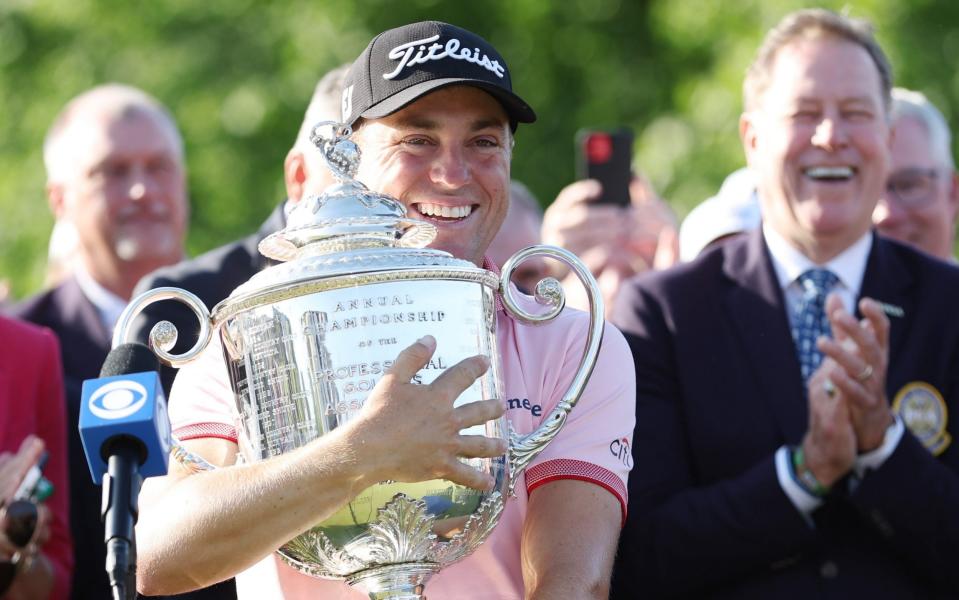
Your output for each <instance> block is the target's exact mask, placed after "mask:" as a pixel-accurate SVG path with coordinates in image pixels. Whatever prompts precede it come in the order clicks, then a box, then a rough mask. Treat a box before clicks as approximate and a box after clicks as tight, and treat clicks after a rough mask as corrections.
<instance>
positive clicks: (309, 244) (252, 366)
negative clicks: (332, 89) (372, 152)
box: [113, 122, 603, 600]
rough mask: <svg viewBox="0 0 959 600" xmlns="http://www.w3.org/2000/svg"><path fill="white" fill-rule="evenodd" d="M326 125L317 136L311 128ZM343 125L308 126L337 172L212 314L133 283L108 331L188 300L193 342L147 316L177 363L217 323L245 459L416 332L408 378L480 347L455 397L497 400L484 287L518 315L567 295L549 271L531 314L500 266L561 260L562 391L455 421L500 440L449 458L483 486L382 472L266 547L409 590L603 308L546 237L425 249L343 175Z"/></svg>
mask: <svg viewBox="0 0 959 600" xmlns="http://www.w3.org/2000/svg"><path fill="white" fill-rule="evenodd" d="M326 128H329V129H331V130H332V134H331V135H330V136H324V135H322V133H321V132H323V131H325V129H326ZM350 134H351V131H350V129H349V128H348V127H345V126H341V125H339V124H335V123H329V122H324V123H321V124H319V125H317V127H316V128H314V130H313V135H312V140H313V142H314V143H315V144H316V145H317V147H318V148H319V149H320V151H321V152H322V153H323V156H324V157H325V158H326V161H327V164H328V165H329V167H330V168H331V170H332V171H333V173H334V175H335V176H336V180H337V183H335V184H334V185H332V186H330V187H329V188H328V189H327V190H326V191H325V192H324V193H323V194H322V195H320V196H313V197H309V198H305V199H304V200H302V201H301V202H300V203H298V204H297V206H296V207H295V208H294V209H293V210H292V211H291V212H290V214H289V218H288V220H287V226H286V227H285V228H284V229H283V230H282V231H279V232H277V233H274V234H272V235H271V236H269V237H267V238H266V239H265V240H263V241H262V242H261V243H260V246H259V249H260V252H261V253H263V254H264V255H266V256H268V257H270V258H273V259H275V260H278V261H281V262H280V263H279V264H277V265H275V266H272V267H270V268H268V269H266V270H264V271H261V272H260V273H258V274H256V275H254V276H253V277H252V278H251V279H250V280H249V281H247V282H246V283H244V284H242V285H240V286H239V287H238V288H237V289H236V290H234V291H233V293H232V294H230V296H229V298H227V299H226V300H224V301H222V302H220V303H219V304H217V305H216V306H215V307H214V308H213V310H212V312H211V311H208V310H207V308H206V307H205V306H204V305H203V303H202V302H201V301H200V300H199V299H198V298H196V296H194V295H193V294H191V293H189V292H186V291H184V290H180V289H176V288H158V289H155V290H151V291H149V292H146V293H144V294H142V295H141V296H139V297H137V298H135V299H134V300H133V301H132V302H131V303H130V305H129V306H128V307H127V309H126V311H125V312H124V313H123V315H122V316H121V318H120V321H119V322H118V325H117V328H116V331H115V334H114V339H113V343H114V346H116V345H118V344H120V343H123V342H125V341H127V338H128V337H129V332H130V329H131V325H132V322H133V319H134V318H135V317H136V316H137V315H138V314H139V313H140V312H141V311H142V310H143V309H144V308H146V307H147V306H148V305H149V304H152V303H153V302H157V301H159V300H165V299H175V300H179V301H181V302H184V303H185V304H187V305H188V306H189V307H190V308H191V309H192V310H193V312H194V313H196V316H197V318H198V319H199V321H200V339H199V340H198V341H197V343H196V344H195V345H194V347H193V348H191V349H190V350H189V351H187V352H185V353H183V354H181V355H174V354H170V353H169V352H168V351H169V350H170V349H171V348H172V347H173V344H174V343H175V341H176V335H177V332H176V328H175V327H174V326H173V325H172V324H170V323H169V322H166V321H162V322H160V323H158V324H156V325H155V326H154V327H153V329H152V330H151V333H150V345H151V348H152V349H153V351H154V352H155V353H156V354H157V356H158V357H159V358H160V360H161V361H163V362H164V363H165V364H168V365H171V366H173V367H180V366H182V365H184V364H185V363H187V362H189V361H191V360H193V359H194V358H196V356H197V355H198V354H199V353H200V352H201V351H202V350H203V349H204V348H205V347H206V346H207V344H208V343H209V342H210V340H211V337H212V335H213V333H214V332H217V333H218V334H219V339H220V342H221V345H222V348H223V353H224V357H225V359H226V363H227V366H228V369H229V378H230V383H231V385H232V388H233V391H234V394H235V398H236V413H235V414H236V419H237V423H236V425H237V427H236V429H237V435H238V438H239V440H238V443H239V446H240V455H241V460H244V461H247V462H256V461H260V460H265V459H268V458H270V457H273V456H277V455H280V454H283V453H285V452H290V451H293V450H295V449H297V448H299V447H301V446H303V445H305V444H308V443H310V442H311V441H313V440H315V439H317V438H319V437H320V436H323V435H326V434H327V433H330V432H332V431H333V430H334V429H336V428H337V427H339V426H340V425H343V424H345V423H347V422H348V421H349V420H350V419H352V418H353V417H354V415H356V414H357V413H358V412H359V411H360V409H361V408H362V407H363V403H364V401H365V400H366V397H367V396H368V395H369V393H370V391H371V390H372V389H373V387H374V385H375V384H376V382H377V381H378V380H379V378H380V377H381V376H382V375H383V373H384V372H385V371H386V370H387V369H388V368H389V367H390V365H391V364H392V361H393V359H394V358H395V357H396V355H397V354H399V352H400V350H401V349H403V348H405V347H407V346H409V345H410V344H412V343H413V342H414V341H416V340H418V339H419V338H421V337H422V336H424V335H426V334H430V335H432V336H433V337H434V338H436V340H437V352H436V353H435V354H434V356H433V358H432V360H431V361H430V363H429V364H428V365H427V366H426V367H425V368H424V369H423V370H421V371H420V372H419V373H418V374H417V375H416V377H415V378H414V382H417V383H423V384H428V383H430V382H431V381H432V380H433V379H435V378H436V377H437V376H438V375H439V374H440V373H442V372H443V370H445V369H446V368H447V367H449V366H451V365H454V364H456V363H457V362H459V361H460V360H462V359H464V358H467V357H470V356H474V355H477V354H483V355H485V356H487V357H488V358H489V359H490V364H491V366H490V369H489V370H488V371H487V372H486V373H485V374H484V375H483V376H482V377H480V378H479V379H478V380H477V381H476V382H474V383H473V385H472V386H471V387H470V388H468V389H467V390H466V391H465V392H463V394H461V395H460V397H459V398H458V399H457V400H456V402H455V404H456V405H457V406H459V405H462V404H465V403H468V402H474V401H478V400H488V399H502V398H504V396H503V389H502V376H501V374H502V367H501V365H500V360H499V353H498V351H497V348H496V344H497V341H496V330H495V327H496V316H495V315H496V302H497V299H498V297H499V298H501V301H502V303H503V306H504V308H505V309H506V311H507V312H508V313H509V314H510V315H511V316H512V317H513V318H514V319H516V320H518V321H520V322H522V323H524V324H528V325H534V326H535V325H542V324H544V323H547V322H549V321H550V320H551V319H553V318H554V317H556V316H557V315H558V314H559V313H560V311H561V310H562V309H563V306H564V303H565V297H564V295H563V291H562V288H561V287H560V285H559V283H558V282H557V281H556V280H555V279H552V278H547V279H544V280H542V281H540V282H539V284H538V285H537V286H536V290H535V294H534V297H535V299H536V301H537V302H538V303H539V304H540V305H542V306H543V307H544V309H543V312H542V313H540V314H533V313H530V312H527V311H526V310H524V309H523V308H522V307H521V306H519V305H518V304H517V303H516V298H515V297H514V291H513V290H512V289H511V288H510V286H509V280H510V275H511V274H512V272H513V270H514V269H515V267H516V266H517V265H518V264H519V263H521V262H522V261H523V260H525V259H527V258H529V257H531V256H534V255H539V256H545V257H551V258H554V259H557V260H560V261H562V262H564V263H566V264H567V265H568V266H569V267H570V268H571V269H572V270H573V271H574V272H575V273H577V275H578V276H579V279H580V280H581V281H582V282H583V285H585V286H586V289H587V293H588V296H589V300H590V329H589V332H588V335H587V340H586V347H585V348H584V352H583V357H582V359H581V361H580V363H579V366H578V369H577V372H576V374H575V376H574V378H573V380H572V383H571V384H570V387H569V390H568V391H567V392H566V394H565V395H564V397H563V399H562V400H561V401H560V402H559V403H558V404H557V406H556V407H555V408H554V409H553V410H552V411H551V412H550V413H549V414H548V415H547V416H546V418H545V419H544V420H543V422H542V425H541V426H540V427H539V429H537V430H536V431H534V432H532V433H530V434H528V435H518V434H516V433H514V432H512V431H511V430H510V429H509V424H508V422H507V420H506V417H505V416H503V417H500V418H499V419H497V420H494V421H489V422H487V423H486V424H485V426H476V427H472V428H470V429H468V430H464V431H463V433H465V434H480V435H486V436H491V437H505V438H507V439H508V440H509V449H508V451H507V453H506V455H505V456H501V457H497V458H492V459H461V460H464V461H465V462H467V463H468V464H469V465H470V466H472V467H474V468H476V469H479V470H481V471H483V472H485V473H487V474H489V475H490V476H491V477H492V478H493V480H494V482H495V485H494V487H493V489H492V490H490V491H479V490H475V489H472V488H468V487H465V486H462V485H458V484H454V483H452V482H449V481H445V480H433V481H425V482H421V483H398V482H393V481H385V482H382V483H379V484H377V485H374V486H372V487H370V488H368V489H366V490H364V491H362V492H361V493H360V494H359V495H358V496H357V497H356V498H354V499H353V500H352V501H351V502H349V503H348V504H347V505H346V506H344V507H343V508H342V509H340V510H339V511H338V512H337V513H335V514H334V515H333V516H331V517H330V518H328V519H326V520H325V521H323V522H321V523H318V524H316V525H315V526H314V527H313V528H311V529H310V530H308V531H306V532H305V533H303V534H301V535H299V536H297V537H296V538H294V539H292V540H290V541H289V542H288V543H287V544H285V545H284V546H283V547H281V548H280V549H279V554H280V555H281V556H282V558H283V559H284V560H285V561H286V562H287V563H288V564H290V565H291V566H293V567H294V568H296V569H297V570H299V571H301V572H303V573H306V574H308V575H312V576H315V577H325V578H337V579H345V580H346V581H347V582H348V583H349V584H350V585H356V586H360V587H362V588H363V589H364V590H365V591H366V592H367V593H368V594H369V596H370V598H372V599H374V600H381V599H416V598H422V595H421V594H422V591H423V587H424V585H425V583H426V581H427V579H428V578H429V577H430V576H431V575H433V574H434V573H436V572H438V571H439V570H440V569H442V568H443V567H445V566H447V565H449V564H451V563H454V562H456V561H457V560H459V559H461V558H463V557H465V556H467V555H469V554H470V553H471V552H473V550H475V549H476V548H477V547H478V546H479V545H480V544H482V543H483V541H484V540H485V539H486V538H487V537H488V536H489V534H490V533H491V532H492V530H493V528H494V527H495V526H496V523H497V521H498V520H499V516H500V514H501V513H502V511H503V508H504V503H505V501H506V497H507V496H508V495H511V494H512V493H513V487H514V485H515V483H516V481H517V479H518V477H519V476H520V474H521V473H522V472H523V470H524V469H525V468H526V466H527V465H528V464H529V463H530V461H532V460H533V459H534V458H535V457H536V455H538V454H539V453H540V452H541V451H542V450H543V449H544V448H545V447H546V445H547V444H549V442H550V441H551V440H552V439H553V438H554V437H555V436H556V434H557V433H558V432H559V431H560V429H561V428H562V426H563V424H564V423H565V421H566V418H567V415H568V414H569V412H570V410H572V408H573V407H574V405H575V404H576V402H577V400H578V399H579V397H580V394H581V393H582V391H583V388H584V387H585V385H586V381H587V379H588V378H589V376H590V373H591V372H592V370H593V365H594V363H595V361H596V357H597V354H598V353H599V347H600V343H601V340H602V332H603V306H602V299H601V297H600V294H599V291H598V287H597V285H596V282H595V281H594V280H593V278H592V276H591V275H590V273H589V271H588V270H587V269H586V268H585V266H584V265H583V264H582V263H581V262H580V261H579V260H578V259H577V258H576V257H575V256H574V255H573V254H571V253H569V252H567V251H565V250H562V249H560V248H555V247H550V246H533V247H530V248H526V249H524V250H521V251H519V252H517V253H516V254H515V255H514V256H513V257H512V258H511V259H510V260H509V261H507V263H506V264H505V265H504V266H503V269H502V273H501V274H500V275H496V274H495V273H493V272H490V271H488V270H485V269H482V268H478V267H477V266H476V265H474V264H473V263H471V262H469V261H466V260H461V259H458V258H455V257H453V256H452V255H450V254H449V253H447V252H443V251H439V250H433V249H430V248H427V247H426V246H427V245H428V244H429V243H430V241H432V239H433V237H434V235H435V227H434V226H433V225H432V224H430V223H428V222H425V221H419V220H415V219H411V218H408V217H407V214H406V210H405V208H404V207H403V205H402V204H401V203H400V202H398V201H397V200H395V199H393V198H391V197H389V196H385V195H382V194H377V193H375V192H372V191H370V190H369V189H368V188H367V187H366V186H365V185H363V184H362V183H360V182H358V181H356V180H355V179H354V176H355V174H356V171H357V167H358V165H359V148H358V147H357V146H356V145H355V144H354V143H353V142H352V141H351V140H350V139H349V136H350ZM174 458H175V459H177V460H180V461H181V462H185V463H188V464H189V465H190V466H191V468H194V469H204V468H213V467H211V466H209V465H208V464H207V463H205V461H203V460H202V459H201V458H199V457H196V456H193V455H191V454H190V453H189V452H187V451H186V450H185V449H183V448H182V447H180V446H176V447H175V448H174Z"/></svg>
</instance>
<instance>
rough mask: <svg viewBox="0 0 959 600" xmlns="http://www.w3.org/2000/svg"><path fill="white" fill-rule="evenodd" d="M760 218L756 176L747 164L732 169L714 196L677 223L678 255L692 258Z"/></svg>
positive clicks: (688, 260)
mask: <svg viewBox="0 0 959 600" xmlns="http://www.w3.org/2000/svg"><path fill="white" fill-rule="evenodd" d="M760 220H761V216H760V214H759V198H758V196H757V195H756V178H755V177H754V176H753V174H752V172H750V170H749V169H748V168H742V169H738V170H736V171H733V172H732V173H730V174H729V176H728V177H726V180H725V181H723V185H722V186H721V187H720V188H719V192H718V193H717V194H716V195H715V196H712V197H711V198H707V199H706V200H704V201H703V202H701V203H700V204H699V205H697V206H696V208H694V209H693V210H691V211H690V212H689V214H688V215H686V218H685V219H683V222H682V224H680V226H679V259H680V260H681V261H682V262H690V261H692V260H695V258H696V257H697V256H699V254H700V253H701V252H702V251H703V250H705V249H707V248H710V247H712V246H713V245H714V244H717V243H719V242H721V241H723V240H726V239H729V238H730V237H733V236H735V235H739V234H740V233H744V232H746V231H750V230H752V229H755V228H757V227H759V224H760Z"/></svg>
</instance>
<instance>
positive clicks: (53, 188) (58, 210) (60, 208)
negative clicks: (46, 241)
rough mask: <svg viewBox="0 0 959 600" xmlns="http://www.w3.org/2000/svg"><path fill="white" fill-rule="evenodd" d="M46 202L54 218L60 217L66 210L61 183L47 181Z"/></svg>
mask: <svg viewBox="0 0 959 600" xmlns="http://www.w3.org/2000/svg"><path fill="white" fill-rule="evenodd" d="M46 191H47V204H48V205H49V206H50V212H52V213H53V217H54V219H57V220H59V219H61V218H63V217H64V215H65V214H66V212H67V207H66V201H65V199H64V194H63V184H62V183H53V182H51V181H48V182H47V187H46Z"/></svg>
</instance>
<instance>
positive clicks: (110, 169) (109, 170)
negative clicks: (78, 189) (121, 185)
mask: <svg viewBox="0 0 959 600" xmlns="http://www.w3.org/2000/svg"><path fill="white" fill-rule="evenodd" d="M129 171H130V169H129V167H128V166H127V165H124V164H108V165H103V166H102V167H101V168H100V174H101V175H103V176H104V177H109V178H119V177H126V175H127V173H128V172H129Z"/></svg>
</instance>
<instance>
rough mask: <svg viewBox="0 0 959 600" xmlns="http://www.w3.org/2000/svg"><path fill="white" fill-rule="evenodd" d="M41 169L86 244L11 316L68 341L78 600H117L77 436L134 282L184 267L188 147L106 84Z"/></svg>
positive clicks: (157, 113)
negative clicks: (60, 274)
mask: <svg viewBox="0 0 959 600" xmlns="http://www.w3.org/2000/svg"><path fill="white" fill-rule="evenodd" d="M43 159H44V164H45V166H46V171H47V185H46V191H47V198H48V200H49V204H50V208H51V210H52V211H53V214H54V216H55V217H56V219H57V220H58V221H64V222H68V223H70V224H72V225H73V227H74V228H75V231H76V234H77V238H78V245H77V248H76V254H77V255H76V262H75V264H74V267H73V270H72V272H71V273H70V275H69V276H67V277H66V278H65V279H63V280H62V281H61V282H60V283H59V284H58V285H56V286H55V287H53V288H52V289H50V290H48V291H45V292H43V293H40V294H38V295H36V296H34V297H32V298H29V299H27V300H26V301H24V302H23V303H21V304H19V305H17V306H15V307H14V308H13V309H12V313H13V314H14V315H15V316H17V317H20V318H22V319H24V320H26V321H31V322H33V323H36V324H39V325H43V326H45V327H48V328H49V329H51V330H53V332H54V333H55V334H56V335H57V336H58V337H59V338H60V351H61V358H62V362H63V369H64V386H65V388H66V405H67V435H68V439H69V460H70V490H71V498H70V510H71V519H70V520H71V527H72V531H73V539H74V550H75V565H76V572H77V573H78V576H77V577H76V578H74V581H73V590H72V594H71V597H72V598H74V599H75V600H88V599H91V598H108V597H109V595H110V587H109V583H108V581H107V575H106V571H105V561H106V548H105V545H104V541H103V524H102V522H101V520H100V503H101V490H100V487H99V486H95V485H94V484H93V482H92V479H91V477H90V471H89V469H88V468H87V464H86V460H85V459H84V454H83V447H82V445H81V442H80V435H79V432H78V430H77V426H78V422H79V412H80V394H81V387H82V385H83V381H84V380H85V379H89V378H93V377H97V375H98V374H99V372H100V368H101V367H102V365H103V361H104V359H105V358H106V355H107V353H108V352H109V350H110V342H111V337H112V332H113V326H114V324H115V323H116V320H117V318H118V317H119V315H120V313H121V312H122V311H123V308H124V306H125V305H126V303H127V301H128V300H129V299H130V295H131V293H132V291H133V287H134V285H135V284H136V282H137V281H139V280H140V278H141V277H143V276H144V275H146V274H147V273H149V272H151V271H153V270H154V269H156V268H158V267H160V266H162V265H167V264H172V263H175V262H177V261H178V260H180V259H181V258H182V257H183V241H184V236H185V234H186V227H187V218H188V212H189V210H188V204H187V191H186V175H185V170H184V161H183V140H182V138H181V136H180V132H179V130H178V129H177V126H176V123H175V122H174V120H173V117H172V116H171V115H170V113H169V111H167V109H166V108H165V107H163V105H161V104H160V103H159V102H158V101H157V100H156V99H154V98H152V97H151V96H149V95H147V94H146V93H144V92H143V91H141V90H138V89H135V88H132V87H129V86H126V85H120V84H107V85H102V86H98V87H95V88H93V89H91V90H89V91H87V92H84V93H82V94H80V95H79V96H77V97H76V98H74V99H72V100H70V102H68V103H67V105H66V106H65V107H64V108H63V110H62V111H61V112H60V114H59V115H57V117H56V119H55V120H54V122H53V125H52V126H51V127H50V130H49V131H48V133H47V136H46V138H45V139H44V144H43Z"/></svg>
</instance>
